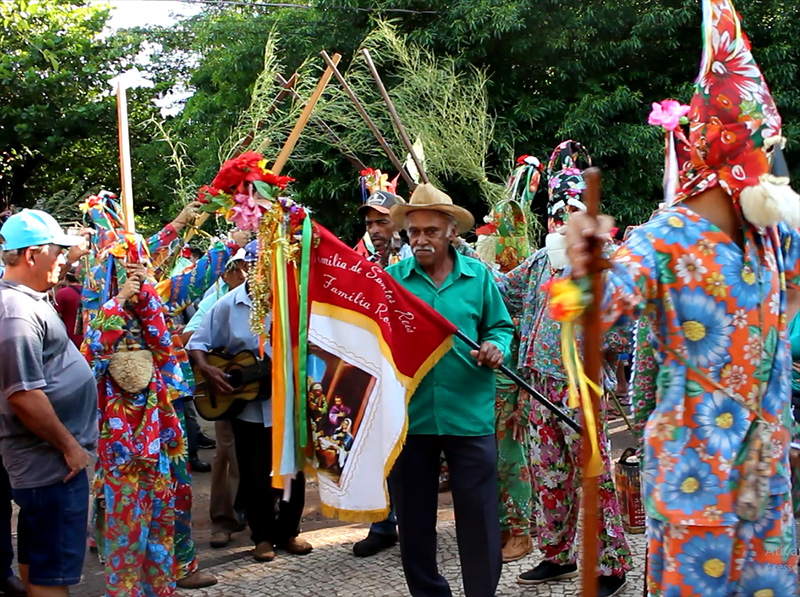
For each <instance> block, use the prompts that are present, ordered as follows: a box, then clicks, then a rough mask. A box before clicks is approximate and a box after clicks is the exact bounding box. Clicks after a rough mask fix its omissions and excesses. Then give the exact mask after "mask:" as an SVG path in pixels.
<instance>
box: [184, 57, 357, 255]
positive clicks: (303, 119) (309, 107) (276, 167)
mask: <svg viewBox="0 0 800 597" xmlns="http://www.w3.org/2000/svg"><path fill="white" fill-rule="evenodd" d="M341 58H342V57H341V56H340V55H339V54H336V55H335V56H334V59H335V60H336V63H335V64H338V63H339V60H341ZM335 64H334V68H335ZM332 74H333V73H331V72H330V68H328V69H326V70H325V72H324V73H323V74H322V78H321V79H320V80H319V83H317V88H316V89H315V90H314V93H313V94H312V96H311V98H309V100H308V103H307V104H306V106H305V108H303V112H302V113H301V114H300V118H299V119H298V120H297V123H296V124H295V125H294V129H292V132H291V134H290V135H289V138H288V139H286V143H284V144H283V148H282V149H281V152H280V154H278V158H277V159H276V160H275V164H273V166H272V171H273V172H274V173H275V174H280V173H281V170H283V167H284V166H285V165H286V162H287V161H288V159H289V155H291V153H292V150H293V149H294V148H295V146H296V145H297V139H298V138H299V137H300V133H302V132H303V128H305V125H306V123H307V122H308V119H309V117H310V116H311V112H312V111H313V110H314V106H316V105H317V102H318V101H319V98H320V96H321V95H322V92H323V91H324V90H325V87H326V86H327V84H328V81H330V78H331V75H332ZM295 75H296V74H295ZM295 75H293V76H292V78H291V79H289V81H287V82H286V84H285V85H284V90H283V91H282V92H281V93H284V91H285V93H289V92H290V90H291V88H292V86H293V85H294V80H295V78H296V76H295ZM292 91H293V90H292ZM279 95H280V94H279ZM284 96H285V94H284ZM281 99H282V98H281ZM278 101H279V100H278V98H276V99H275V102H274V103H273V106H274V105H277V102H278ZM210 216H211V214H210V213H208V212H205V213H202V214H200V216H199V217H198V218H197V220H196V221H195V223H194V226H193V227H192V228H191V229H190V230H189V231H188V232H187V233H186V237H185V238H184V241H183V242H184V243H188V242H189V241H190V240H192V238H193V237H194V235H195V230H196V229H197V228H202V226H203V224H205V223H206V221H207V220H208V218H209V217H210Z"/></svg>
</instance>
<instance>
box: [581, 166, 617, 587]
mask: <svg viewBox="0 0 800 597" xmlns="http://www.w3.org/2000/svg"><path fill="white" fill-rule="evenodd" d="M583 178H584V180H585V181H586V190H585V191H584V192H583V199H584V203H585V204H586V212H587V214H588V215H589V216H591V217H592V218H597V216H598V214H599V212H600V169H599V168H588V169H587V170H585V171H584V173H583ZM603 267H604V260H603V254H602V245H601V243H600V242H599V241H598V240H597V239H592V263H591V266H590V267H589V272H590V273H589V278H590V280H591V289H592V302H591V304H590V305H589V306H588V307H587V309H586V312H585V313H584V315H583V334H584V337H583V358H584V369H585V371H586V375H587V377H588V378H589V379H590V380H591V381H593V382H594V383H595V384H596V385H595V386H591V385H590V388H589V396H590V397H591V401H592V409H593V410H594V418H595V423H596V427H595V430H596V431H597V427H599V426H600V425H602V424H603V423H602V421H601V420H600V408H599V405H600V396H599V395H598V394H597V393H596V392H595V391H594V389H592V388H593V387H601V386H600V383H601V379H600V376H601V372H602V354H601V346H602V344H601V341H602V338H601V334H600V301H601V300H602V293H603V271H602V270H603ZM583 429H584V433H583V471H584V474H583V492H582V493H583V498H582V499H583V558H582V559H583V577H582V580H583V583H582V587H581V595H583V596H584V597H596V595H597V560H598V551H597V542H598V536H599V535H598V521H597V518H598V516H601V515H602V514H601V512H600V511H599V510H600V509H599V486H598V478H597V477H589V476H588V475H587V474H586V470H587V468H588V467H587V465H588V464H589V459H590V458H591V456H592V443H591V441H590V439H589V433H588V431H589V426H588V425H586V424H585V422H584V425H583ZM598 447H599V442H598ZM609 472H610V471H609Z"/></svg>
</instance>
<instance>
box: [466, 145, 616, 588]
mask: <svg viewBox="0 0 800 597" xmlns="http://www.w3.org/2000/svg"><path fill="white" fill-rule="evenodd" d="M590 165H591V158H590V157H589V154H588V153H587V152H586V150H585V149H584V148H583V146H582V145H581V144H580V143H577V142H575V141H564V142H563V143H561V144H559V145H558V147H556V148H555V150H554V151H553V153H552V155H551V156H550V161H549V163H548V167H547V174H548V179H549V180H548V197H549V200H548V206H547V214H548V220H547V230H548V234H547V237H546V239H545V247H543V248H541V249H539V250H538V251H536V252H535V253H534V254H533V255H531V256H530V257H528V258H527V259H525V261H523V262H522V263H521V264H520V265H518V266H517V267H515V268H514V269H513V270H511V271H510V272H508V273H507V274H503V273H500V272H496V271H495V273H494V279H495V282H496V283H497V285H498V287H499V288H500V292H501V293H502V294H503V298H504V300H505V303H506V306H507V307H508V310H509V313H510V314H511V316H512V317H515V318H519V321H520V345H519V358H518V360H517V363H516V365H517V369H518V370H519V372H520V374H521V375H523V377H525V378H527V381H529V382H530V383H531V385H532V386H533V387H534V388H535V389H536V390H538V391H539V392H541V393H542V394H543V395H544V396H546V397H547V398H548V399H549V400H550V401H552V402H553V403H555V404H556V405H559V406H561V407H563V408H566V404H567V397H568V393H569V386H568V381H567V376H566V372H565V371H566V370H565V367H564V362H563V359H562V357H561V324H560V323H559V322H558V321H555V320H554V319H553V318H552V317H550V315H549V308H548V307H549V299H550V290H549V282H551V281H552V280H554V279H556V278H558V277H559V276H560V275H561V273H562V271H563V270H564V268H565V267H566V265H567V258H566V238H565V236H564V232H565V228H564V224H565V223H566V222H567V221H568V220H569V218H570V217H572V215H573V214H575V213H580V212H583V211H585V210H586V206H585V205H584V204H583V202H582V201H581V197H582V193H583V190H584V188H585V183H584V181H583V178H582V176H581V172H582V168H581V167H588V166H590ZM461 246H462V247H464V246H465V245H463V244H462V245H461ZM459 250H461V251H466V249H462V248H460V249H459ZM628 344H629V338H628V334H621V333H618V332H617V331H616V330H613V331H610V332H609V333H608V334H607V335H606V345H605V347H604V350H605V351H606V352H611V353H620V352H622V351H623V350H624V349H626V348H627V346H628ZM604 369H605V375H604V385H605V387H606V389H607V390H608V391H611V390H613V389H614V387H615V386H616V381H615V378H614V373H613V369H612V368H611V367H610V366H605V368H604ZM519 402H520V403H522V404H524V403H527V402H531V398H530V396H528V395H527V393H526V392H520V398H519ZM605 407H606V405H605V404H604V405H603V408H604V409H605ZM570 415H571V416H572V417H573V418H574V419H576V420H577V421H578V422H579V423H580V422H581V421H582V416H583V415H582V413H581V411H580V409H575V410H574V411H570ZM601 419H602V420H605V417H604V416H601ZM530 423H531V426H532V428H533V433H532V436H531V451H530V475H531V479H532V484H533V502H534V506H533V512H534V513H535V514H536V519H537V520H536V523H537V524H536V530H537V534H538V542H539V549H540V551H541V552H542V554H543V555H544V559H543V560H542V561H541V562H540V563H539V565H538V566H536V567H535V568H534V569H532V570H529V571H527V572H525V573H523V574H521V575H520V576H519V577H518V578H517V582H519V583H520V584H526V585H529V584H530V585H533V584H539V583H543V582H549V581H554V580H559V579H566V578H572V577H575V576H577V574H578V567H577V530H578V512H579V499H578V490H579V488H580V485H581V463H582V449H583V444H582V441H581V437H580V435H579V434H578V433H576V432H574V431H573V430H571V429H569V428H568V427H567V426H566V425H564V424H563V423H562V422H560V421H559V420H558V419H557V418H556V417H555V416H554V415H553V414H552V413H551V412H550V411H549V410H548V409H546V408H545V407H543V406H541V405H540V404H539V403H538V402H536V401H532V402H531V404H530ZM511 432H512V434H513V433H516V432H515V431H514V430H513V429H512V430H511ZM599 445H600V451H601V457H602V461H603V464H604V465H605V466H604V468H605V471H606V472H605V473H604V474H603V475H602V476H600V477H599V479H598V481H599V486H600V511H601V512H602V513H603V516H602V517H601V519H600V521H599V531H600V535H599V542H600V546H599V554H600V557H599V562H598V574H599V581H598V582H599V592H598V595H600V596H601V597H608V596H609V595H616V594H618V593H619V591H621V590H622V587H623V586H624V585H625V582H626V580H625V574H626V572H627V571H628V570H630V568H631V555H630V548H629V547H628V543H627V542H626V540H625V533H624V531H623V529H622V519H621V516H620V509H619V503H618V501H617V497H616V491H615V489H614V483H613V481H612V478H611V474H610V471H611V463H610V458H609V454H610V445H609V441H608V434H607V430H606V428H605V425H603V426H602V427H601V429H600V442H599Z"/></svg>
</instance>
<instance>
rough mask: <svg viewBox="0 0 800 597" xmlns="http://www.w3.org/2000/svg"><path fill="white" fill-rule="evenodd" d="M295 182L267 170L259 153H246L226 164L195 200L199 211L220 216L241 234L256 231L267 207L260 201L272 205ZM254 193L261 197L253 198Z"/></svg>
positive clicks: (202, 188) (264, 161) (265, 163)
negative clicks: (219, 214)
mask: <svg viewBox="0 0 800 597" xmlns="http://www.w3.org/2000/svg"><path fill="white" fill-rule="evenodd" d="M293 181H294V179H293V178H291V177H289V176H279V175H277V174H275V173H274V172H272V171H271V170H268V169H267V162H266V160H265V159H264V156H262V155H261V154H260V153H256V152H254V151H248V152H247V153H243V154H242V155H240V156H238V157H236V158H233V159H231V160H228V161H227V162H225V163H224V164H223V165H222V168H220V170H219V173H217V175H216V176H215V177H214V180H213V181H212V183H211V184H210V185H205V186H203V187H201V188H200V191H199V192H198V196H197V199H198V201H200V202H201V203H203V204H204V207H203V208H202V210H201V211H206V212H217V213H222V214H224V215H225V217H226V218H227V219H228V220H229V221H231V222H233V223H234V224H235V225H236V226H237V227H238V228H239V229H240V230H252V231H255V230H258V224H259V222H260V220H261V216H262V215H263V213H264V210H265V209H266V206H264V205H263V204H262V202H261V201H260V199H261V198H263V199H266V200H267V201H275V200H276V199H277V198H278V197H279V196H280V194H281V192H282V191H285V190H286V187H287V186H288V185H289V183H290V182H293ZM254 190H255V191H256V192H257V193H258V194H259V195H260V196H261V197H257V196H254V194H253V191H254Z"/></svg>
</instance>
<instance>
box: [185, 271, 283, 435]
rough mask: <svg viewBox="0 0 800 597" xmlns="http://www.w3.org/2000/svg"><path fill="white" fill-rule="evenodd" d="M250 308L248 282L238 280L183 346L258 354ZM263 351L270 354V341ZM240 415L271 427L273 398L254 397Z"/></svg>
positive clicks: (249, 421)
mask: <svg viewBox="0 0 800 597" xmlns="http://www.w3.org/2000/svg"><path fill="white" fill-rule="evenodd" d="M252 308H253V303H252V301H251V300H250V295H249V294H248V293H247V284H241V285H240V286H238V287H237V288H235V289H234V290H232V291H231V292H229V293H228V294H226V295H225V296H223V297H222V298H221V299H219V301H217V303H216V304H215V305H214V306H212V307H211V309H210V310H209V311H208V313H206V316H205V317H203V320H202V322H201V323H200V327H198V328H197V331H196V332H195V333H194V335H193V336H192V337H191V338H190V339H189V343H188V344H187V345H186V350H202V351H204V352H211V351H212V350H215V349H221V348H222V349H225V351H227V352H229V353H230V354H236V353H237V352H241V351H242V350H249V351H251V352H253V353H255V354H258V336H256V335H255V334H254V333H253V331H252V330H251V329H250V311H251V309H252ZM267 325H269V321H267ZM264 352H265V354H266V355H267V356H269V357H272V346H271V345H270V344H269V342H267V343H266V344H265V345H264ZM239 419H241V420H242V421H247V422H248V423H263V424H264V427H272V400H271V399H270V400H256V401H254V402H251V403H249V404H248V405H247V406H246V407H245V408H244V410H243V411H242V412H241V414H240V415H239Z"/></svg>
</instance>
